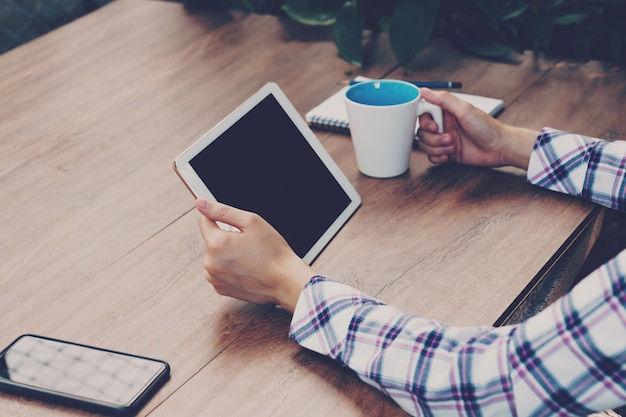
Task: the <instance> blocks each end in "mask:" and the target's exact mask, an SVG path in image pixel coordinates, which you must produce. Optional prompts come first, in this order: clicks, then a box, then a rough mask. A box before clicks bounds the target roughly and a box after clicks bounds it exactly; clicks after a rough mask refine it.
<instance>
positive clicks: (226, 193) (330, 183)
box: [174, 83, 361, 263]
mask: <svg viewBox="0 0 626 417" xmlns="http://www.w3.org/2000/svg"><path fill="white" fill-rule="evenodd" d="M174 170H175V171H176V173H177V174H178V176H179V177H180V178H181V179H182V180H183V182H184V183H185V184H186V185H187V188H189V190H190V191H191V192H192V194H193V195H194V196H195V197H196V198H198V197H202V198H207V199H212V200H216V201H219V202H222V203H225V204H228V205H231V206H234V207H237V208H240V209H243V210H246V211H251V212H254V213H257V214H259V215H260V216H261V217H263V218H264V219H265V220H266V221H267V222H268V223H270V224H271V225H272V226H273V227H274V228H275V229H276V230H277V231H278V232H279V233H280V234H281V235H282V236H283V238H284V239H285V240H286V241H287V243H289V245H290V246H291V248H292V249H293V251H294V252H295V253H296V254H298V256H300V257H301V258H303V259H304V260H305V261H306V262H308V263H311V262H313V260H314V259H315V258H316V257H317V255H319V253H320V252H321V251H322V249H323V248H324V247H325V246H326V245H327V244H328V242H329V241H330V240H331V239H332V238H333V237H334V236H335V235H336V234H337V232H338V231H339V229H340V228H341V227H342V226H343V225H344V224H345V223H346V222H347V221H348V219H349V218H350V216H351V215H352V214H353V213H354V212H355V211H356V210H357V208H358V207H359V206H360V205H361V198H360V197H359V195H358V193H357V192H356V190H355V189H354V187H353V186H352V185H351V184H350V182H349V181H348V179H347V178H346V176H345V175H344V174H343V173H342V172H341V170H340V169H339V167H338V166H337V164H336V163H335V162H334V161H333V159H332V158H331V157H330V155H329V154H328V152H327V151H326V149H325V148H324V147H323V145H322V144H321V142H320V141H319V140H318V139H317V137H316V136H315V135H314V134H313V132H312V131H311V129H310V128H309V126H308V125H307V123H306V122H305V121H304V119H303V118H302V117H301V116H300V114H299V113H298V112H297V110H296V109H295V108H294V107H293V105H292V104H291V103H290V102H289V100H288V99H287V97H286V96H285V94H284V93H283V92H282V90H281V89H280V88H279V87H278V85H277V84H275V83H268V84H266V85H265V86H264V87H263V88H261V89H260V90H259V91H257V92H256V93H255V94H254V95H253V96H252V97H250V98H249V99H248V100H246V101H245V102H244V103H243V104H242V105H240V106H239V107H238V108H237V109H235V110H234V111H233V112H232V113H231V114H230V115H228V116H227V117H226V118H225V119H224V120H222V121H221V122H220V123H219V124H218V125H217V126H215V127H214V128H213V129H211V130H210V131H209V132H208V133H206V134H205V135H204V136H202V137H201V138H200V139H198V140H197V141H196V142H195V143H193V144H192V145H191V146H190V147H189V148H187V149H186V150H185V151H184V152H183V153H182V154H180V155H179V156H178V157H177V158H176V159H175V160H174Z"/></svg>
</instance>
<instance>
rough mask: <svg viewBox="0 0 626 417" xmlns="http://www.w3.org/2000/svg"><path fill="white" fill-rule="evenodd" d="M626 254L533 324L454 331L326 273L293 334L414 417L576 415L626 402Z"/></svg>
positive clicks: (304, 298) (310, 289)
mask: <svg viewBox="0 0 626 417" xmlns="http://www.w3.org/2000/svg"><path fill="white" fill-rule="evenodd" d="M625 271H626V252H623V253H622V254H621V255H620V256H618V257H617V258H615V259H614V260H612V261H611V262H610V263H608V264H607V265H605V266H604V267H602V268H600V269H599V270H597V271H596V272H594V273H593V274H591V275H590V276H589V277H587V278H586V279H585V280H583V281H581V283H580V284H579V285H578V286H576V288H574V289H573V290H572V291H571V292H570V293H569V294H568V295H566V296H564V297H562V298H561V299H560V300H558V301H557V302H555V303H553V304H552V305H551V306H549V307H548V308H547V309H546V310H544V311H543V312H541V313H539V314H538V315H536V316H534V317H532V318H531V319H529V320H527V321H526V322H524V323H522V324H519V325H513V326H504V327H491V326H487V327H454V326H445V325H443V324H441V323H438V322H435V321H431V320H427V319H423V318H420V317H416V316H413V315H410V314H407V313H405V312H403V311H401V310H399V309H397V308H394V307H391V306H387V305H385V304H383V303H381V302H380V301H378V300H376V299H374V298H372V297H369V296H367V295H365V294H363V293H361V292H359V291H357V290H355V289H354V288H352V287H350V286H348V285H345V284H341V283H339V282H336V281H333V280H332V279H330V278H327V277H323V276H316V277H313V278H312V279H311V280H310V281H309V282H308V284H307V285H306V286H305V289H304V290H303V292H302V294H301V296H300V299H299V300H298V304H297V306H296V311H295V313H294V317H293V319H292V322H291V328H290V337H291V339H292V340H294V341H295V342H297V343H298V344H300V345H301V346H303V347H305V348H307V349H310V350H312V351H315V352H318V353H321V354H323V355H326V356H329V357H331V358H333V359H335V360H337V361H339V362H340V363H342V364H343V365H345V366H347V367H349V368H351V369H352V370H354V371H355V372H356V373H357V375H358V376H359V377H360V378H361V379H362V380H364V381H365V382H367V383H369V384H370V385H373V386H374V387H376V388H378V389H380V390H381V391H383V392H385V393H386V394H387V395H389V396H390V397H392V398H393V399H394V400H395V401H396V402H397V403H398V405H400V407H402V408H403V409H404V410H405V411H407V412H408V413H409V414H411V415H415V416H430V415H437V416H460V415H463V416H483V415H494V416H495V415H498V416H500V415H502V416H504V415H510V416H531V415H532V416H572V415H587V414H590V413H592V412H594V411H601V410H606V409H611V408H614V407H617V406H619V405H622V404H625V403H626V345H625V344H624V340H626V277H625V275H624V272H625Z"/></svg>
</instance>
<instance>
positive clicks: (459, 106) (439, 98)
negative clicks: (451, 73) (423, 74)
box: [420, 88, 467, 116]
mask: <svg viewBox="0 0 626 417" xmlns="http://www.w3.org/2000/svg"><path fill="white" fill-rule="evenodd" d="M420 95H421V96H422V98H423V99H424V100H426V101H428V102H429V103H432V104H436V105H437V106H439V107H441V108H442V109H443V110H444V111H447V112H450V113H452V114H453V115H455V116H457V115H459V114H460V113H461V112H462V111H463V110H464V109H465V107H466V106H467V103H466V102H465V101H463V100H461V99H459V98H458V97H455V96H454V95H453V94H452V93H450V92H449V91H433V90H431V89H428V88H420Z"/></svg>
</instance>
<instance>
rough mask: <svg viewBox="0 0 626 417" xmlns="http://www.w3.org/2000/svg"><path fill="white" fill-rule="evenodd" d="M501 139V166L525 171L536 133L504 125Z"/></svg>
mask: <svg viewBox="0 0 626 417" xmlns="http://www.w3.org/2000/svg"><path fill="white" fill-rule="evenodd" d="M501 137H502V139H503V141H504V142H505V144H504V146H503V150H502V163H503V165H510V166H514V167H517V168H521V169H524V170H527V169H528V163H529V161H530V155H531V153H532V151H533V147H534V146H535V141H536V140H537V131H535V130H532V129H527V128H523V127H514V126H508V125H505V127H504V130H503V132H502V136H501Z"/></svg>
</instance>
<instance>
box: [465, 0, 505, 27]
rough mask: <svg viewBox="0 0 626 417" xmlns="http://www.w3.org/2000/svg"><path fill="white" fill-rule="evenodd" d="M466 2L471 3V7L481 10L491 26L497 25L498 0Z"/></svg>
mask: <svg viewBox="0 0 626 417" xmlns="http://www.w3.org/2000/svg"><path fill="white" fill-rule="evenodd" d="M466 1H467V0H466ZM468 3H473V4H474V6H473V7H474V8H476V9H477V10H480V11H481V12H482V14H483V15H484V16H485V17H486V18H487V20H488V21H489V23H490V24H491V26H492V27H494V28H497V27H498V0H469V1H468Z"/></svg>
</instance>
